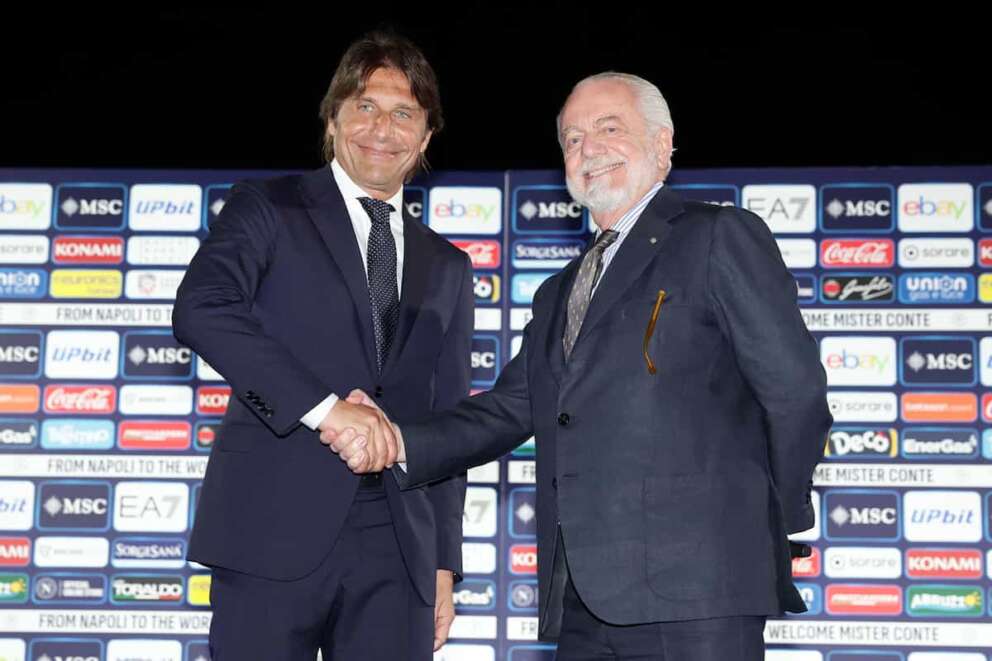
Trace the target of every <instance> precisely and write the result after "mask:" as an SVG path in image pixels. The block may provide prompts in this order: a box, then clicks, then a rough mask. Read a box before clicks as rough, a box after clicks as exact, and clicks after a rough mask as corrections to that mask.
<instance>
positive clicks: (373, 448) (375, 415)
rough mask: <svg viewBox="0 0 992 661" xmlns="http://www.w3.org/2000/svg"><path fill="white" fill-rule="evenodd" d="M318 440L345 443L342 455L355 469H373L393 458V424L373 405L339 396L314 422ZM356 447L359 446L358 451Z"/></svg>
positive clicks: (380, 468)
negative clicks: (316, 426)
mask: <svg viewBox="0 0 992 661" xmlns="http://www.w3.org/2000/svg"><path fill="white" fill-rule="evenodd" d="M318 429H320V431H321V434H320V441H321V443H324V444H325V445H328V446H331V449H333V450H334V451H335V452H338V451H339V450H338V449H337V448H335V447H334V446H332V442H333V443H334V445H337V446H338V448H340V447H348V448H350V449H351V452H349V453H348V455H347V456H345V455H342V457H341V458H342V459H343V460H344V461H346V462H347V463H348V468H350V469H351V470H352V471H354V472H356V473H377V472H379V471H381V470H382V469H383V468H385V467H389V466H392V465H393V463H395V462H396V455H397V444H396V435H395V433H394V431H393V426H392V424H391V423H390V422H389V420H388V418H386V415H385V414H384V413H383V412H382V411H381V410H379V409H378V408H377V407H370V406H364V405H362V404H360V403H355V402H354V401H352V400H351V399H350V398H349V399H347V400H341V399H339V400H338V401H337V402H335V404H334V406H333V407H331V410H330V411H329V412H328V413H327V415H326V416H324V419H323V420H322V421H321V423H320V425H318ZM358 450H362V451H361V452H358Z"/></svg>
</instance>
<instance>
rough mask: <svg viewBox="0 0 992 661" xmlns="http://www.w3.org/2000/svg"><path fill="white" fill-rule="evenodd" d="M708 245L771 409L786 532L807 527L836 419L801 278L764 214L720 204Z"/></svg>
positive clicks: (723, 319)
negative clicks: (804, 309)
mask: <svg viewBox="0 0 992 661" xmlns="http://www.w3.org/2000/svg"><path fill="white" fill-rule="evenodd" d="M710 248H711V252H710V259H709V290H710V297H711V301H712V303H713V305H714V307H715V309H716V311H717V318H718V319H719V321H720V324H721V326H722V329H723V332H724V334H725V335H726V336H727V337H729V339H730V342H731V344H732V345H733V349H734V352H735V355H736V358H737V364H738V366H739V368H740V370H741V373H742V374H743V375H744V378H745V379H746V380H747V382H748V384H749V385H750V386H751V389H752V390H753V392H754V394H755V396H756V397H757V399H758V401H759V402H760V403H761V406H762V407H763V408H764V411H765V427H766V430H767V434H768V448H769V460H770V466H771V472H772V479H773V480H774V482H775V487H776V489H777V491H778V493H779V497H780V499H781V501H782V507H783V510H784V513H785V525H786V529H787V532H788V533H794V532H799V531H802V530H807V529H808V528H810V527H812V526H813V525H814V516H813V507H812V503H811V502H810V489H811V488H812V476H813V471H814V469H815V468H816V465H817V463H819V461H820V459H821V458H822V456H823V448H824V439H825V438H826V435H827V433H828V432H829V430H830V425H831V424H832V423H833V418H832V417H831V415H830V411H829V408H828V406H827V399H826V393H827V381H826V375H825V373H824V370H823V366H822V365H821V364H820V358H819V350H818V349H817V344H816V340H814V339H813V337H812V335H810V333H809V331H808V330H807V329H806V325H805V324H804V323H803V320H802V316H801V315H800V313H799V308H798V306H797V304H796V284H795V279H794V278H793V277H792V275H791V274H790V273H789V271H788V270H787V269H786V267H785V264H784V262H783V261H782V255H781V253H780V251H779V249H778V246H777V245H776V243H775V239H774V238H773V237H772V234H771V232H770V231H769V230H768V227H767V226H766V225H765V223H764V222H763V221H762V220H761V219H760V218H759V217H758V216H756V215H754V214H752V213H750V212H747V211H742V210H739V209H722V210H720V211H719V212H718V214H717V217H716V219H715V221H714V226H713V237H712V243H711V246H710Z"/></svg>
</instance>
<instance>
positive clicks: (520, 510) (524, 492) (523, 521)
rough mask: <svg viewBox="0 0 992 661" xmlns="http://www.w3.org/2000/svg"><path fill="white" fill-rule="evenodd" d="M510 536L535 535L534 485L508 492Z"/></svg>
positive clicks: (535, 499)
mask: <svg viewBox="0 0 992 661" xmlns="http://www.w3.org/2000/svg"><path fill="white" fill-rule="evenodd" d="M510 536H511V537H536V536H537V495H536V491H535V489H534V487H522V488H518V489H514V490H513V491H511V492H510Z"/></svg>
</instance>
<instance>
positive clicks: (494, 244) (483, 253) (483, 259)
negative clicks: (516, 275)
mask: <svg viewBox="0 0 992 661" xmlns="http://www.w3.org/2000/svg"><path fill="white" fill-rule="evenodd" d="M452 243H453V244H454V245H455V247H456V248H458V249H459V250H462V251H463V252H465V253H467V254H468V256H469V258H471V260H472V268H477V269H494V268H498V267H499V260H500V253H499V242H498V241H466V240H456V241H452Z"/></svg>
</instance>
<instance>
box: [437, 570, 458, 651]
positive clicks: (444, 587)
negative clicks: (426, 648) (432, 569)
mask: <svg viewBox="0 0 992 661" xmlns="http://www.w3.org/2000/svg"><path fill="white" fill-rule="evenodd" d="M454 590H455V576H454V574H452V573H451V572H450V571H449V570H447V569H438V570H437V594H436V596H435V597H434V651H435V652H436V651H438V650H439V649H441V646H442V645H444V643H445V642H446V641H447V640H448V631H450V630H451V623H452V622H454V621H455V598H454V594H453V593H454Z"/></svg>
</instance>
